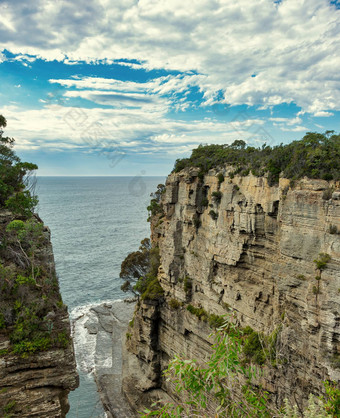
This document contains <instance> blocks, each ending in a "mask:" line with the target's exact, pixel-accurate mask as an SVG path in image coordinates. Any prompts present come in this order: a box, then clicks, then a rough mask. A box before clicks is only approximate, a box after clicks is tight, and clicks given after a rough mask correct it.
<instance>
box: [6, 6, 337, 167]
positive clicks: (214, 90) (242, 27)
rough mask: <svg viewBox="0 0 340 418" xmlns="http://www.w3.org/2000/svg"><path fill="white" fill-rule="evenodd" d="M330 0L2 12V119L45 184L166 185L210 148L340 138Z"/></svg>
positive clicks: (333, 12)
mask: <svg viewBox="0 0 340 418" xmlns="http://www.w3.org/2000/svg"><path fill="white" fill-rule="evenodd" d="M339 8H340V6H339V2H338V1H332V2H330V1H326V0H309V1H306V0H283V1H279V2H278V1H272V0H258V1H257V2H249V0H248V1H245V0H239V1H238V2H235V1H234V0H223V1H222V0H209V1H208V0H192V1H191V2H190V3H189V2H188V3H186V2H183V1H179V0H171V1H169V0H167V1H165V0H140V1H136V0H124V1H121V2H117V1H113V0H93V1H91V2H89V1H84V0H79V1H77V2H70V1H64V0H53V1H50V0H37V1H34V2H24V1H18V0H11V1H8V2H6V1H1V0H0V86H1V87H0V114H3V115H4V116H5V117H6V118H7V121H8V127H7V129H6V134H8V135H10V136H13V137H14V138H15V139H16V149H17V152H18V154H19V155H20V156H21V157H22V158H23V159H25V160H28V161H32V162H36V163H37V164H38V165H39V172H38V174H39V175H140V174H143V175H166V174H167V173H168V172H169V171H170V170H171V169H172V167H173V164H174V161H175V160H176V159H177V158H183V157H185V156H188V155H189V154H190V150H191V149H192V148H194V147H196V146H197V145H198V144H200V143H220V144H221V143H231V142H232V141H234V140H235V139H244V140H246V141H247V142H248V143H250V144H253V145H259V146H261V145H262V144H263V143H265V142H266V143H269V144H271V145H275V144H279V143H281V142H283V143H286V142H289V141H291V140H294V139H300V138H301V137H302V136H303V135H304V134H305V133H306V132H307V131H318V132H324V131H326V130H329V129H330V130H335V131H337V132H338V131H339V130H340V129H339V122H340V72H339V66H340V10H339Z"/></svg>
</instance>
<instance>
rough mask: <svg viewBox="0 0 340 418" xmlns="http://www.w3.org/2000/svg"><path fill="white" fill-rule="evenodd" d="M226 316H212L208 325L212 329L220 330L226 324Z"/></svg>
mask: <svg viewBox="0 0 340 418" xmlns="http://www.w3.org/2000/svg"><path fill="white" fill-rule="evenodd" d="M225 321H226V320H225V318H224V316H221V315H215V314H210V315H209V317H208V323H209V325H210V327H211V328H220V327H221V326H222V325H223V324H224V323H225Z"/></svg>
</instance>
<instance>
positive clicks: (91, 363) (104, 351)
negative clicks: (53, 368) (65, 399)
mask: <svg viewBox="0 0 340 418" xmlns="http://www.w3.org/2000/svg"><path fill="white" fill-rule="evenodd" d="M134 308H135V303H130V302H127V301H124V300H115V301H107V302H102V303H99V304H93V305H89V306H85V307H80V308H76V309H75V312H76V313H78V315H77V316H76V317H75V315H76V314H75V313H74V312H73V315H72V316H73V317H74V319H73V320H72V332H73V335H74V336H75V349H76V354H77V361H78V367H79V368H80V369H81V370H83V371H85V372H86V373H88V374H92V375H93V377H94V380H95V382H96V384H97V389H98V394H99V397H100V399H101V402H102V404H103V407H104V410H105V414H106V417H108V418H122V417H124V418H133V417H136V414H135V412H133V410H132V409H131V408H130V406H129V404H128V402H127V400H126V399H125V396H124V394H123V392H122V343H123V341H124V339H125V333H126V330H127V327H128V324H129V321H130V320H131V318H132V315H133V312H134Z"/></svg>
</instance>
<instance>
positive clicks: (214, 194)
mask: <svg viewBox="0 0 340 418" xmlns="http://www.w3.org/2000/svg"><path fill="white" fill-rule="evenodd" d="M211 196H212V197H213V199H214V200H215V202H216V203H220V201H221V199H222V192H220V191H217V192H212V194H211Z"/></svg>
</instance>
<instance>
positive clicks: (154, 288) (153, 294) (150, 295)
mask: <svg viewBox="0 0 340 418" xmlns="http://www.w3.org/2000/svg"><path fill="white" fill-rule="evenodd" d="M163 294H164V290H163V288H162V286H161V285H160V283H159V281H158V279H157V277H156V278H154V279H153V280H151V281H150V282H149V283H148V285H147V288H146V290H145V292H144V293H143V294H142V300H147V299H149V300H158V299H160V298H161V297H162V296H163Z"/></svg>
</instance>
